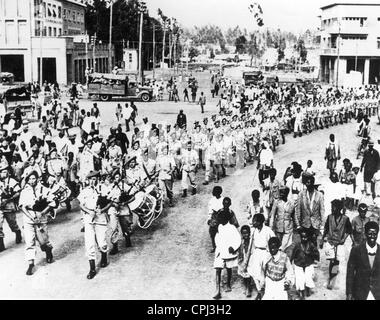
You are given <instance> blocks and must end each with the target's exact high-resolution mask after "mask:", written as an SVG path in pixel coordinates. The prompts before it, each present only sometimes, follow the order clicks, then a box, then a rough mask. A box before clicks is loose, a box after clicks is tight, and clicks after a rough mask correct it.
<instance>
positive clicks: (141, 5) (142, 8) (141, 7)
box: [138, 1, 146, 83]
mask: <svg viewBox="0 0 380 320" xmlns="http://www.w3.org/2000/svg"><path fill="white" fill-rule="evenodd" d="M139 12H140V36H139V75H138V77H139V81H140V82H141V83H142V81H143V70H142V39H143V23H144V13H145V12H146V3H145V2H142V1H141V2H140V3H139Z"/></svg>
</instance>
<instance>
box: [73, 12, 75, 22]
mask: <svg viewBox="0 0 380 320" xmlns="http://www.w3.org/2000/svg"><path fill="white" fill-rule="evenodd" d="M73 21H74V22H75V11H73Z"/></svg>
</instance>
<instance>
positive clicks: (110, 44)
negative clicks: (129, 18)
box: [108, 0, 113, 73]
mask: <svg viewBox="0 0 380 320" xmlns="http://www.w3.org/2000/svg"><path fill="white" fill-rule="evenodd" d="M112 15H113V0H110V39H109V43H108V68H109V72H110V73H111V72H112Z"/></svg>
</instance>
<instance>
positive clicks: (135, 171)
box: [125, 156, 144, 194]
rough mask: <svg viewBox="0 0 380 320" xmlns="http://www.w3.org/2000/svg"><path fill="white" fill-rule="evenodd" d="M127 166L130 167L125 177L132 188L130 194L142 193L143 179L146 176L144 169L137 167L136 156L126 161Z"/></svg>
mask: <svg viewBox="0 0 380 320" xmlns="http://www.w3.org/2000/svg"><path fill="white" fill-rule="evenodd" d="M125 164H126V166H127V167H128V168H127V169H126V170H125V177H126V180H127V183H128V185H129V186H131V187H132V189H131V190H130V193H131V194H133V193H135V192H138V191H140V188H141V184H142V177H143V176H144V174H143V172H142V169H141V168H140V167H139V166H137V162H136V156H129V157H128V158H127V160H126V163H125Z"/></svg>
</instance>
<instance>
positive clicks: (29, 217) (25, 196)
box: [19, 171, 57, 276]
mask: <svg viewBox="0 0 380 320" xmlns="http://www.w3.org/2000/svg"><path fill="white" fill-rule="evenodd" d="M38 179H39V175H38V173H37V172H36V171H32V172H31V173H30V174H29V175H28V176H27V177H26V185H25V187H24V189H23V190H22V191H21V193H20V200H19V207H20V208H21V210H22V212H23V213H24V214H23V221H24V237H25V245H26V250H25V258H26V260H27V261H28V262H29V267H28V270H27V271H26V275H28V276H30V275H32V274H33V268H34V260H35V258H36V240H37V241H38V243H39V244H40V247H41V250H42V251H44V252H45V253H46V262H47V263H52V262H53V254H52V250H53V247H52V245H51V243H50V241H49V236H48V226H47V222H48V218H47V214H48V213H49V212H50V211H51V210H52V209H55V208H56V207H57V204H56V202H55V200H54V196H53V194H52V193H51V192H50V190H49V189H48V188H46V187H45V186H43V185H42V183H41V182H39V181H38Z"/></svg>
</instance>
